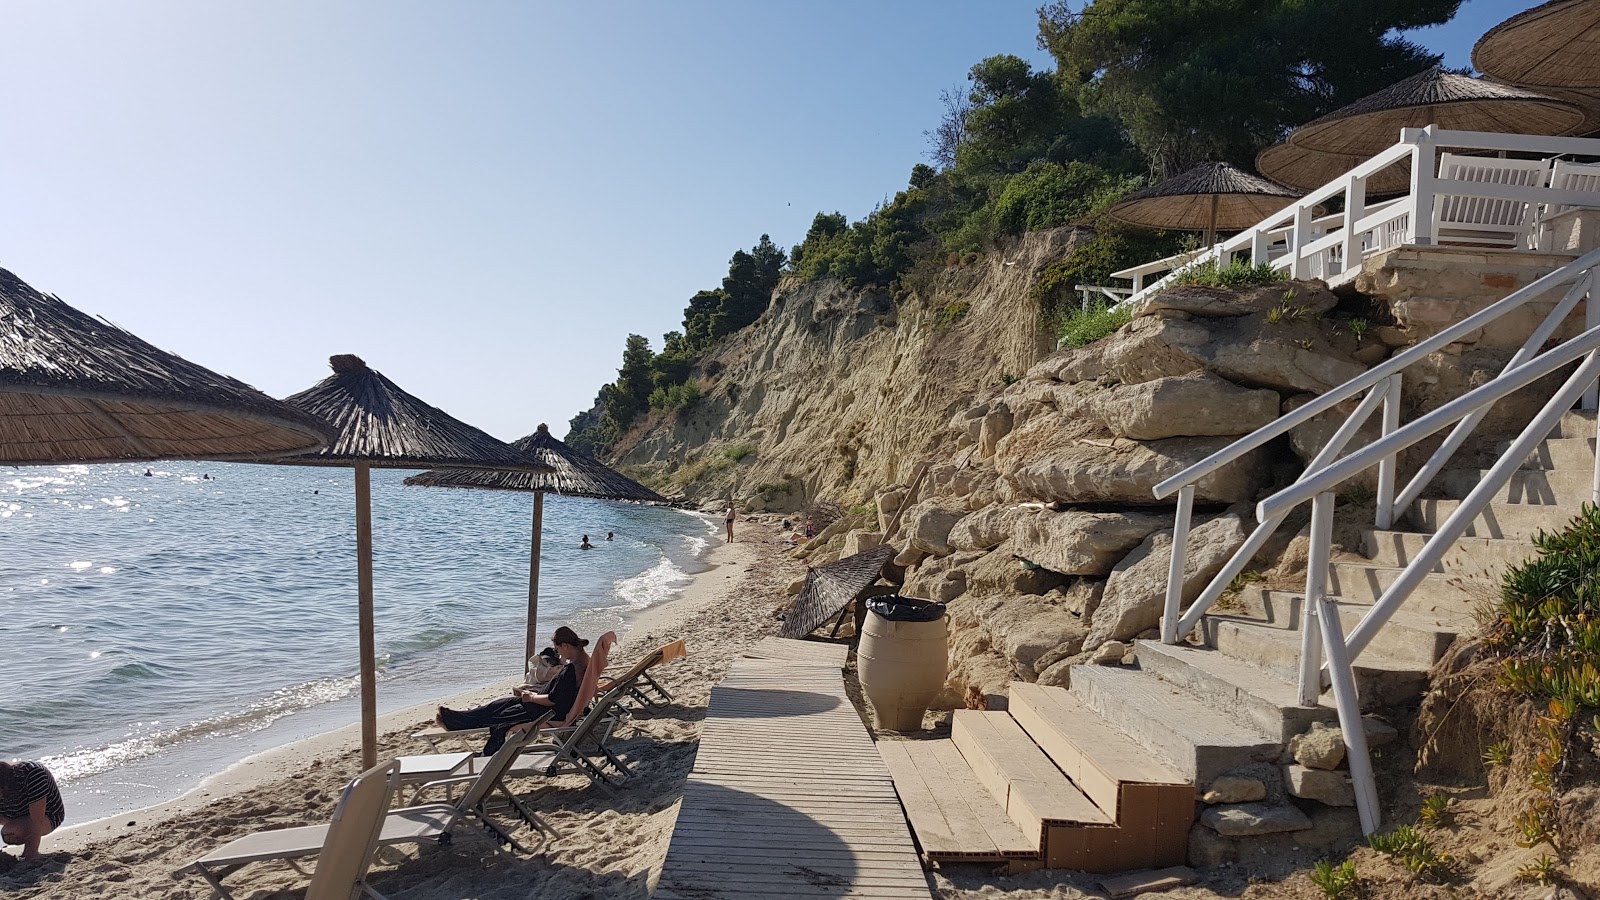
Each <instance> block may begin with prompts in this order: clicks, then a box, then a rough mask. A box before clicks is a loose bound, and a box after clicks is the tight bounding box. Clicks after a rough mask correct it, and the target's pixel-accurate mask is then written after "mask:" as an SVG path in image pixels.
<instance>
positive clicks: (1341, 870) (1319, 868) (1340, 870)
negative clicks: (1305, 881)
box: [1311, 859, 1357, 900]
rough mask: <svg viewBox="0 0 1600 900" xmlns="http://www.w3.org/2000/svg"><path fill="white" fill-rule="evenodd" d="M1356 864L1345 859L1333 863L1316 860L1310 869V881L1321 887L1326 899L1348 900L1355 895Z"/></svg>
mask: <svg viewBox="0 0 1600 900" xmlns="http://www.w3.org/2000/svg"><path fill="white" fill-rule="evenodd" d="M1356 881H1357V877H1356V864H1355V863H1354V862H1351V861H1350V860H1348V859H1347V860H1345V861H1344V862H1343V863H1341V864H1339V865H1337V866H1336V865H1334V864H1333V863H1330V862H1328V861H1327V860H1325V859H1319V860H1317V864H1316V867H1315V868H1313V869H1312V871H1311V883H1312V884H1314V885H1316V886H1317V887H1319V888H1321V889H1322V896H1324V897H1327V898H1328V900H1349V898H1351V897H1354V896H1355V895H1356Z"/></svg>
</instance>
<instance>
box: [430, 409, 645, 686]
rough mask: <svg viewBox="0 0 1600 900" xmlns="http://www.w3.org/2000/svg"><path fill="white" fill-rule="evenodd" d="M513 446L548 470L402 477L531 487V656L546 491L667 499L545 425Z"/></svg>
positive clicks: (462, 485)
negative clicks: (585, 452) (567, 440)
mask: <svg viewBox="0 0 1600 900" xmlns="http://www.w3.org/2000/svg"><path fill="white" fill-rule="evenodd" d="M511 446H513V447H515V448H517V449H518V450H520V451H522V452H523V453H526V454H527V455H529V456H531V457H533V458H534V459H537V460H538V461H540V462H542V463H544V464H545V465H546V466H547V467H548V470H547V471H540V472H528V471H523V472H482V471H478V472H471V471H459V470H457V471H452V470H449V469H440V470H437V471H431V472H423V473H422V474H421V475H413V476H411V477H410V478H407V479H406V484H408V485H419V486H422V487H456V488H480V489H484V490H496V491H532V492H533V554H532V561H531V562H529V564H528V634H527V641H526V646H525V650H526V652H524V653H523V658H524V659H527V658H528V657H531V656H533V654H534V652H535V651H536V650H537V649H538V640H539V639H538V634H537V632H538V627H539V555H540V553H541V552H542V549H543V545H544V495H545V493H546V492H547V491H548V492H551V493H556V494H561V495H562V496H566V497H590V498H593V499H596V500H632V501H636V502H641V503H665V502H667V498H665V497H663V496H661V495H660V494H657V493H656V492H655V491H652V490H650V489H649V488H647V487H645V486H644V485H642V484H640V483H638V482H637V481H634V480H633V479H631V478H629V477H627V476H626V475H623V474H622V473H620V472H617V471H616V470H614V469H610V468H607V467H606V466H605V465H604V464H603V463H600V462H598V461H597V460H595V459H592V458H590V457H588V456H585V455H584V454H582V453H579V452H578V451H576V450H574V449H572V448H571V447H569V446H567V445H566V444H565V443H563V442H561V441H559V440H557V439H556V437H555V436H554V435H552V434H551V433H550V428H549V426H547V425H544V424H542V423H541V424H540V425H539V430H537V431H535V432H534V433H533V434H530V435H528V436H527V437H525V438H518V439H517V440H515V441H512V442H511Z"/></svg>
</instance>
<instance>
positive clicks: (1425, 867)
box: [1367, 825, 1456, 882]
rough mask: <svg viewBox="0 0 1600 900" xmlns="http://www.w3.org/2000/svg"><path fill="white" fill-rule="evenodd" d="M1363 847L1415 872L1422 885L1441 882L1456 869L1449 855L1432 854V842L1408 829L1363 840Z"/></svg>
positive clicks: (1406, 826)
mask: <svg viewBox="0 0 1600 900" xmlns="http://www.w3.org/2000/svg"><path fill="white" fill-rule="evenodd" d="M1367 845H1368V846H1370V847H1371V848H1372V849H1374V850H1376V851H1378V852H1379V853H1382V854H1383V855H1385V856H1387V857H1389V858H1390V859H1392V860H1394V861H1395V862H1397V863H1399V864H1400V865H1402V866H1405V867H1406V868H1407V869H1410V870H1411V871H1412V872H1415V873H1416V874H1417V875H1418V876H1419V877H1421V878H1422V879H1423V880H1424V881H1432V882H1441V881H1444V880H1446V879H1448V878H1449V877H1450V876H1451V875H1452V874H1454V872H1455V869H1456V863H1455V859H1454V858H1452V857H1451V856H1450V854H1448V853H1440V852H1439V851H1437V850H1435V849H1434V847H1433V842H1432V841H1429V840H1428V839H1427V838H1425V837H1423V836H1422V833H1421V832H1419V831H1417V830H1416V829H1415V828H1413V827H1411V826H1410V825H1401V826H1400V827H1398V828H1396V829H1395V830H1394V831H1391V832H1389V833H1388V834H1374V835H1372V836H1370V837H1368V838H1367Z"/></svg>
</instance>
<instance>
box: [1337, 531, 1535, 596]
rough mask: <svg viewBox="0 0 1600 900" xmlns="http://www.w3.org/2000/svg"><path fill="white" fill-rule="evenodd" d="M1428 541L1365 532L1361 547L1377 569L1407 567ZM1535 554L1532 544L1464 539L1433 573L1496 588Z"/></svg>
mask: <svg viewBox="0 0 1600 900" xmlns="http://www.w3.org/2000/svg"><path fill="white" fill-rule="evenodd" d="M1430 537H1432V535H1430V534H1417V533H1414V532H1409V531H1378V530H1375V529H1368V530H1366V531H1364V532H1362V536H1361V547H1362V552H1363V553H1365V554H1366V555H1367V558H1368V559H1369V560H1370V561H1371V562H1372V563H1374V564H1376V565H1379V566H1408V565H1410V564H1411V561H1412V560H1413V559H1416V558H1417V554H1418V553H1421V552H1422V546H1423V545H1424V544H1426V543H1427V542H1428V538H1430ZM1534 553H1535V550H1534V547H1533V544H1531V543H1529V542H1528V541H1525V540H1520V539H1503V538H1480V537H1464V538H1460V539H1458V540H1457V541H1456V542H1455V544H1454V545H1452V546H1451V547H1450V549H1448V550H1446V551H1445V553H1444V556H1443V557H1442V558H1441V559H1440V560H1439V565H1438V566H1437V567H1435V569H1434V571H1436V572H1442V573H1444V574H1448V575H1461V576H1465V577H1468V578H1472V579H1475V580H1477V581H1479V582H1482V583H1490V584H1499V583H1500V579H1501V578H1502V577H1504V576H1505V572H1506V570H1507V569H1509V568H1511V567H1512V566H1514V565H1517V564H1519V563H1522V562H1526V561H1527V560H1528V559H1530V558H1531V557H1532V556H1533V555H1534Z"/></svg>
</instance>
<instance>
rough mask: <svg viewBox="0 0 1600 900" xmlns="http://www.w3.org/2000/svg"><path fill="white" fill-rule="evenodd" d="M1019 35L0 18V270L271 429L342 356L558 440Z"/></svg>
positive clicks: (323, 2)
mask: <svg viewBox="0 0 1600 900" xmlns="http://www.w3.org/2000/svg"><path fill="white" fill-rule="evenodd" d="M1039 3H1040V0H1025V2H1015V0H983V2H977V0H915V2H912V0H905V2H874V3H867V2H861V0H853V2H845V0H813V2H810V3H806V4H802V5H793V4H773V3H762V2H754V0H751V2H744V3H734V2H709V0H707V2H695V0H685V2H679V3H659V2H656V3H642V2H632V0H627V2H612V3H604V4H588V3H557V2H553V0H552V2H532V0H527V2H474V3H470V4H458V3H444V2H435V3H420V2H399V0H382V2H376V0H374V2H354V0H350V2H334V0H274V2H265V0H257V2H249V3H216V2H212V0H205V2H201V0H194V2H164V0H140V2H137V3H129V2H122V0H114V2H113V0H103V2H89V0H81V2H62V0H8V2H7V3H6V5H5V7H4V10H3V13H0V16H3V18H0V21H3V23H4V24H3V28H0V100H3V102H0V116H3V117H4V131H5V136H4V138H3V139H0V266H3V267H5V268H9V269H11V270H13V271H14V272H16V273H17V274H18V275H19V276H21V277H22V278H24V279H26V280H27V281H28V282H30V283H31V284H33V285H34V286H35V287H37V288H39V289H40V290H44V291H48V292H52V293H56V294H59V295H61V296H62V298H63V299H65V300H66V301H67V302H69V303H71V304H73V305H75V306H77V307H78V308H80V309H82V310H84V311H86V312H90V313H94V314H98V315H103V316H105V317H107V318H109V319H111V320H112V321H115V322H117V323H119V324H121V325H123V326H124V327H126V328H128V329H129V330H131V331H133V332H134V333H135V334H138V335H139V336H141V337H143V338H145V339H146V340H149V341H151V342H152V343H155V344H156V345H158V346H160V347H162V348H164V349H167V350H171V351H173V352H176V353H179V354H181V355H183V356H187V357H189V358H190V359H193V360H194V361H196V362H199V363H202V364H204V365H207V366H210V367H212V368H214V369H217V370H219V371H222V372H225V373H227V374H230V375H233V376H235V377H237V378H241V379H243V380H245V381H248V382H250V383H252V384H254V385H256V386H257V387H259V388H261V389H262V390H265V391H267V392H268V393H270V394H273V395H276V396H283V395H285V394H289V393H292V392H294V391H297V390H301V389H303V388H305V387H308V386H310V385H311V384H312V383H314V382H315V381H317V380H319V379H320V378H322V377H323V376H324V375H325V374H326V373H327V366H326V363H325V360H326V358H327V357H328V356H329V355H330V354H333V353H347V352H353V353H357V354H360V355H361V356H363V357H365V358H366V360H367V362H368V363H370V364H371V365H372V366H373V367H375V368H377V369H379V370H381V371H383V372H384V373H385V374H387V375H389V376H390V377H391V378H393V379H395V380H396V381H398V382H399V383H400V384H401V386H403V387H405V388H407V389H409V390H410V391H412V392H413V393H415V394H417V395H419V396H421V397H422V398H423V399H425V400H428V401H429V402H431V403H433V404H435V405H437V406H441V407H443V408H444V409H446V410H448V411H450V412H451V413H453V414H455V415H457V416H459V417H461V418H463V419H465V420H467V421H469V422H471V423H473V424H476V425H478V426H480V427H482V428H484V429H486V430H488V431H490V432H491V433H493V434H495V435H497V436H499V437H502V438H505V439H511V438H514V437H518V436H520V435H522V434H526V433H528V432H531V431H532V430H533V428H534V426H535V425H537V424H538V423H539V422H541V421H547V422H549V423H550V424H551V426H552V428H553V429H554V430H555V431H556V433H557V434H561V433H564V432H565V425H566V421H567V419H568V418H570V417H571V416H572V415H573V414H574V413H575V412H577V411H579V410H580V409H584V408H587V407H588V405H589V402H590V401H591V400H592V398H593V397H594V393H595V391H596V389H597V388H598V387H599V385H600V384H601V383H603V382H605V381H608V380H610V379H611V378H613V377H615V369H616V367H617V365H618V363H619V361H620V357H621V352H622V344H623V339H624V338H625V336H626V335H627V334H628V333H629V332H630V331H632V332H638V333H641V334H644V335H646V336H648V337H649V338H650V339H651V341H652V343H653V344H655V345H657V346H659V342H660V336H661V334H662V332H665V331H667V330H669V329H673V328H676V327H678V323H679V321H680V317H681V313H682V309H683V306H684V304H685V302H686V301H687V299H688V298H689V296H690V295H692V294H693V293H694V292H695V291H697V290H700V289H702V288H709V287H714V286H716V285H717V284H718V283H719V281H720V279H721V277H722V275H723V274H725V272H726V269H727V261H728V257H729V256H730V255H731V254H732V253H733V251H734V250H736V249H739V248H741V247H748V246H750V245H751V244H753V243H755V241H756V240H757V239H758V238H759V237H760V235H761V234H762V233H763V232H765V233H770V234H771V235H772V238H773V240H775V241H777V242H778V243H779V244H781V245H784V246H789V245H791V244H793V243H794V242H796V241H798V240H799V239H800V238H801V237H802V236H803V235H804V233H805V229H806V227H807V226H808V225H809V224H810V220H811V217H812V216H813V215H814V214H815V213H816V212H817V211H819V210H824V211H832V210H836V209H837V210H841V211H843V212H845V213H846V214H848V215H849V216H850V217H851V218H858V217H860V216H862V215H864V214H866V213H867V212H868V211H869V210H870V209H871V208H872V207H873V206H874V205H875V204H877V203H878V202H880V201H882V200H883V199H885V198H886V197H887V196H889V195H891V194H892V193H893V192H894V191H896V190H898V189H899V188H901V187H903V186H904V183H905V179H906V176H907V174H908V173H909V172H910V169H911V166H912V165H913V164H914V163H917V162H920V161H923V152H924V150H925V149H926V146H927V143H926V140H925V138H924V137H923V131H925V130H927V129H930V128H932V127H933V126H934V125H935V124H936V123H937V122H938V119H939V114H940V106H939V100H938V98H939V91H940V89H941V88H946V87H950V86H952V85H955V84H958V83H964V80H965V74H966V71H967V69H968V68H969V67H970V66H971V65H972V64H973V63H974V62H977V61H978V60H980V59H982V58H984V57H986V56H990V55H993V54H996V53H1014V54H1017V55H1020V56H1023V57H1025V58H1027V59H1030V60H1032V61H1035V62H1036V63H1038V64H1040V65H1047V64H1048V62H1049V60H1048V57H1047V56H1046V55H1045V54H1044V53H1042V52H1041V51H1039V50H1038V49H1037V48H1036V47H1035V44H1034V35H1035V32H1036V19H1035V13H1034V11H1035V9H1036V7H1037V6H1038V5H1039ZM1532 5H1534V3H1533V0H1509V2H1506V0H1501V2H1496V0H1468V2H1467V3H1466V4H1465V5H1464V7H1463V10H1462V13H1461V16H1460V18H1459V19H1458V20H1457V22H1455V23H1452V24H1451V25H1449V26H1445V27H1442V28H1436V29H1430V30H1428V31H1425V32H1421V33H1419V34H1417V35H1415V37H1416V39H1418V40H1420V41H1422V42H1423V43H1424V44H1426V45H1428V46H1430V47H1433V48H1435V49H1438V50H1442V51H1444V52H1446V54H1447V59H1446V61H1447V63H1449V64H1451V65H1464V64H1466V62H1467V54H1468V51H1469V50H1470V48H1471V45H1472V42H1473V41H1474V40H1476V39H1477V37H1478V36H1479V35H1480V34H1482V33H1483V32H1484V31H1485V30H1487V29H1488V28H1489V27H1491V26H1492V25H1494V24H1495V23H1497V22H1499V21H1500V20H1502V19H1503V18H1505V17H1506V16H1509V15H1510V14H1511V13H1513V12H1516V11H1520V10H1522V9H1525V8H1528V7H1530V6H1532Z"/></svg>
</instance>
